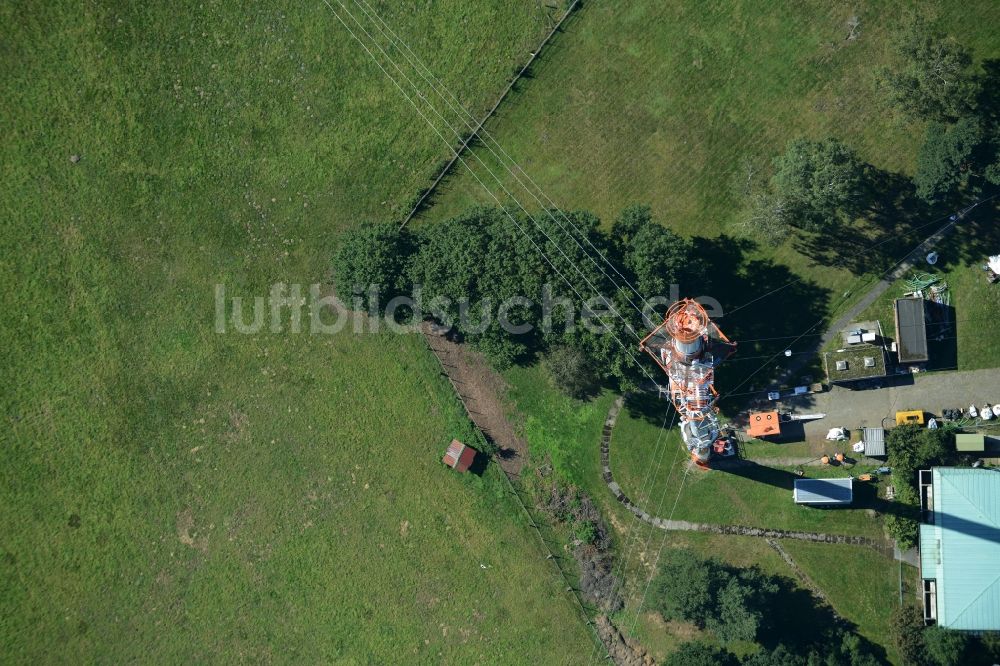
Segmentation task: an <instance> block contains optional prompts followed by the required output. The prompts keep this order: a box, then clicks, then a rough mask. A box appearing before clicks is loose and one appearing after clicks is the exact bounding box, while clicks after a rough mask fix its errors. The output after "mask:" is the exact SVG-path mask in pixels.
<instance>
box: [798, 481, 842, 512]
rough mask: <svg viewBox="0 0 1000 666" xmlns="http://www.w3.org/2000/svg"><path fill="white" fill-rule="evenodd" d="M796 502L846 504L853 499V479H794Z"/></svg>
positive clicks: (815, 504)
mask: <svg viewBox="0 0 1000 666" xmlns="http://www.w3.org/2000/svg"><path fill="white" fill-rule="evenodd" d="M792 497H793V498H794V499H795V503H796V504H808V505H811V506H846V505H848V504H850V503H851V502H852V501H854V479H853V478H851V477H847V478H846V479H795V488H794V490H792Z"/></svg>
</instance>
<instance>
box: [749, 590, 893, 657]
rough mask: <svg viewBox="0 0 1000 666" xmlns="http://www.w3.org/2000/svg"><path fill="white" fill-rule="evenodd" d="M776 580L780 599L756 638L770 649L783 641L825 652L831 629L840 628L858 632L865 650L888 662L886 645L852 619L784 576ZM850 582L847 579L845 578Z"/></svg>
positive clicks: (790, 645)
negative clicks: (867, 635) (863, 632)
mask: <svg viewBox="0 0 1000 666" xmlns="http://www.w3.org/2000/svg"><path fill="white" fill-rule="evenodd" d="M775 582H776V583H777V584H778V593H777V596H778V598H779V599H780V600H781V601H780V603H775V604H771V606H770V608H769V609H768V610H769V612H770V617H769V622H768V626H767V627H765V628H764V629H763V630H762V631H761V632H760V633H759V634H758V640H759V642H760V643H761V645H763V646H764V647H766V648H767V649H769V650H773V649H774V648H776V647H777V646H778V645H784V646H785V647H786V648H789V649H790V650H792V651H793V652H802V653H805V652H808V651H809V650H811V649H814V650H818V651H820V652H824V651H826V650H828V649H829V646H828V645H827V644H826V643H827V641H828V640H830V635H831V634H830V630H832V629H842V630H844V631H847V632H850V633H852V634H854V635H855V636H857V637H858V638H859V639H860V641H861V643H862V645H863V647H864V648H865V650H864V651H865V652H868V653H870V654H872V655H874V656H875V657H876V658H878V660H879V663H888V661H887V656H886V653H885V649H884V648H883V647H882V646H880V645H876V644H875V643H872V642H871V641H869V640H868V639H866V638H864V637H863V636H861V635H860V634H859V633H858V630H859V627H858V625H856V624H855V623H853V622H850V621H848V620H845V619H843V618H840V617H838V616H837V615H836V614H835V613H834V612H833V609H832V608H830V606H827V605H825V604H822V603H820V602H819V601H818V600H817V599H816V597H815V596H813V593H812V592H810V591H809V590H806V589H804V588H802V587H800V586H799V585H797V584H796V583H795V582H794V581H793V580H791V579H789V578H784V577H777V578H775ZM844 584H845V585H850V584H851V583H850V582H849V581H845V582H844Z"/></svg>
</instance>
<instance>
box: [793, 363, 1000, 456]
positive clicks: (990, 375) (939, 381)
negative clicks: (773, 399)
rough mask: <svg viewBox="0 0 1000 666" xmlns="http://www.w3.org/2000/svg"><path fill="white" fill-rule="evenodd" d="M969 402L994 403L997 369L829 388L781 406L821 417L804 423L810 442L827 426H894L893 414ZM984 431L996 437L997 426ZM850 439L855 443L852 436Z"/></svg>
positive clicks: (998, 397) (998, 389) (998, 390)
mask: <svg viewBox="0 0 1000 666" xmlns="http://www.w3.org/2000/svg"><path fill="white" fill-rule="evenodd" d="M972 402H974V403H975V404H976V407H977V408H979V407H981V406H982V404H983V403H984V402H989V403H990V404H991V405H992V404H994V403H996V402H1000V369H996V368H994V369H989V370H969V371H965V372H931V373H926V374H917V375H905V376H902V377H900V378H898V379H894V380H893V381H892V382H891V383H888V382H887V383H886V384H884V385H883V388H880V389H867V390H863V391H851V390H848V389H844V388H840V387H837V386H835V387H833V389H831V390H830V391H827V392H825V393H817V394H813V395H807V396H802V397H799V398H789V399H786V400H783V401H782V402H781V405H782V407H785V408H790V409H791V410H792V411H794V412H797V413H799V414H808V413H814V412H825V413H826V418H824V419H819V420H817V421H810V422H807V423H806V424H805V434H806V439H808V440H810V441H815V440H816V439H817V438H819V439H822V438H823V437H825V436H826V433H827V431H828V430H829V429H830V428H835V427H846V428H850V429H851V430H855V429H857V428H860V427H878V426H879V425H881V424H882V420H883V419H887V418H890V417H891V418H892V421H891V424H895V414H896V412H897V411H905V410H910V409H922V410H924V411H927V412H930V413H932V414H940V412H941V410H942V409H944V408H958V407H964V408H966V409H968V407H969V404H970V403H972ZM993 423H996V421H993ZM886 425H887V426H889V425H890V421H888V420H887V421H886ZM990 430H991V431H992V433H993V434H996V435H1000V428H992V429H990ZM987 432H989V431H987ZM851 441H857V435H856V434H855V433H853V432H852V433H851Z"/></svg>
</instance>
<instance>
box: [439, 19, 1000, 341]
mask: <svg viewBox="0 0 1000 666" xmlns="http://www.w3.org/2000/svg"><path fill="white" fill-rule="evenodd" d="M910 9H919V10H922V11H924V12H925V13H927V14H928V15H929V16H931V17H932V18H934V20H935V21H936V24H937V25H938V26H939V27H940V28H941V29H942V30H944V31H946V32H948V33H950V34H953V35H955V36H956V37H958V38H959V39H960V40H961V41H962V43H964V44H966V45H967V46H968V47H969V48H970V49H972V50H973V53H974V55H975V57H976V58H977V59H988V58H994V57H996V56H997V55H998V53H1000V44H998V43H997V42H996V39H995V38H994V30H993V26H995V25H996V23H997V21H998V20H1000V12H998V10H997V7H996V5H995V4H994V3H991V2H978V3H971V4H970V3H958V2H949V3H944V4H941V3H931V2H922V3H918V4H916V5H915V4H914V3H911V2H903V1H902V0H894V1H886V2H868V3H862V4H860V5H844V4H836V3H834V4H831V3H824V2H804V3H785V4H783V5H780V6H775V5H770V4H761V3H751V2H734V3H707V4H705V3H701V4H699V3H654V2H643V3H631V4H630V5H629V6H628V7H622V6H620V5H618V4H615V3H599V2H598V3H587V4H586V6H585V7H584V8H583V9H582V11H580V12H578V14H577V15H576V16H575V17H573V18H572V19H571V20H570V21H569V22H568V24H567V27H566V34H564V35H562V36H560V38H559V39H557V40H556V42H554V45H553V48H552V49H550V50H548V51H547V52H546V53H545V54H543V57H542V58H541V60H540V61H539V62H538V63H537V64H536V65H534V66H533V68H532V78H530V79H528V80H527V81H526V82H523V83H521V84H518V86H517V87H516V88H515V90H516V91H517V94H516V95H515V96H513V97H511V98H510V99H509V100H508V102H507V103H505V104H504V106H503V108H502V109H501V110H500V113H499V114H498V115H497V116H496V117H495V118H493V119H492V120H491V121H490V122H489V123H488V124H487V130H488V132H489V133H490V134H491V135H492V136H493V137H494V138H495V139H496V140H497V141H499V143H500V144H501V145H502V146H503V148H504V150H506V152H508V153H509V154H510V156H511V157H512V158H513V159H514V160H515V161H516V162H517V163H518V164H519V165H520V167H522V168H523V170H524V171H525V172H526V173H527V174H528V175H529V176H530V177H531V178H532V179H533V180H534V181H535V182H537V184H538V185H539V186H540V187H541V189H542V190H543V191H544V192H545V193H546V194H547V195H548V196H549V197H551V199H552V200H553V201H554V202H555V203H556V204H557V205H559V206H563V207H566V208H572V209H585V210H589V211H592V212H594V213H596V214H597V215H598V216H600V217H601V219H602V220H604V222H605V223H606V224H610V222H611V221H612V220H613V219H614V217H615V216H616V215H617V214H618V212H619V211H620V210H621V209H622V208H623V207H624V206H626V205H629V204H632V203H644V204H649V205H651V206H652V208H653V211H654V215H655V217H656V219H658V220H660V221H661V223H663V224H665V225H667V226H669V227H671V228H672V229H674V230H676V231H679V232H681V233H684V234H688V235H707V236H716V235H718V234H721V233H727V232H731V225H732V223H733V222H735V221H736V220H737V219H738V217H739V216H740V215H741V213H742V211H744V210H745V209H746V206H747V201H748V200H747V196H746V192H747V191H748V189H749V190H753V188H754V187H757V186H758V185H760V184H762V183H764V182H766V180H767V179H768V178H769V177H770V174H771V159H772V158H773V157H774V156H776V155H778V154H780V153H781V152H783V150H784V148H785V145H786V143H787V142H788V141H789V140H790V139H792V138H796V137H800V136H804V137H808V138H814V139H819V138H824V137H827V136H833V137H836V138H839V139H841V140H843V141H845V142H846V143H847V144H848V145H850V146H852V147H853V148H854V149H856V150H857V151H858V153H859V155H860V156H861V158H862V159H863V160H865V161H867V162H869V163H870V164H872V165H873V166H875V167H877V168H878V169H881V170H884V171H887V172H890V173H895V174H903V175H904V176H906V174H910V173H912V171H913V169H914V167H915V160H916V153H917V149H918V147H919V145H920V141H921V137H922V131H923V129H922V127H921V126H919V125H912V124H908V123H904V122H902V121H900V120H899V119H898V118H896V117H895V116H894V115H893V114H891V113H889V112H887V111H886V110H885V109H884V108H882V107H881V106H880V104H879V101H878V99H877V97H876V95H874V94H873V91H872V78H873V75H874V71H875V69H876V68H877V67H878V66H879V65H880V64H882V63H884V62H887V60H888V58H889V46H888V39H887V38H888V36H889V35H890V34H891V32H892V30H893V29H894V27H895V26H896V25H898V22H899V20H900V17H901V16H902V14H903V13H904V11H905V10H910ZM852 16H856V17H857V18H858V19H859V20H860V22H861V23H860V26H861V27H860V30H859V32H858V36H857V38H856V39H847V37H848V35H849V34H850V28H849V27H848V25H847V23H848V20H849V19H850V18H851V17H852ZM474 155H475V157H470V158H469V159H467V160H466V161H467V162H468V163H469V164H470V165H471V166H472V169H473V171H475V172H476V173H477V175H478V176H479V178H481V179H482V180H483V181H484V182H485V183H487V184H489V185H490V187H491V188H493V190H494V192H495V193H496V194H497V196H498V197H499V198H500V199H501V200H502V201H503V200H506V199H507V195H506V194H505V193H504V192H503V191H502V190H501V188H500V186H499V185H497V184H496V181H495V180H494V179H493V178H492V177H491V176H490V175H489V173H488V171H487V170H486V169H485V168H483V167H482V166H480V165H479V164H478V161H477V158H479V159H481V160H482V161H483V162H484V163H485V164H486V165H487V167H489V170H490V171H492V172H493V173H494V174H496V175H497V176H499V178H500V181H501V182H502V183H504V186H505V187H506V188H507V189H508V190H509V191H510V193H511V194H512V195H513V196H514V197H515V198H517V199H518V200H520V201H521V202H522V203H523V204H524V205H525V207H526V208H528V209H529V210H537V209H538V207H539V204H538V203H537V202H536V201H535V199H534V198H532V196H530V195H529V194H528V192H527V190H526V189H524V188H522V187H520V186H518V185H517V184H516V183H515V182H514V179H513V178H512V177H511V176H510V174H509V173H508V172H507V171H506V170H505V169H504V168H503V167H502V166H500V165H499V163H498V161H497V158H496V157H495V156H494V155H493V154H492V153H491V151H490V150H489V149H488V148H486V147H478V148H477V149H476V150H475V152H474ZM751 172H752V175H751ZM522 180H523V177H522ZM748 183H749V188H748ZM435 201H436V205H435V206H433V207H432V208H431V209H430V210H429V211H427V213H426V214H425V218H426V219H428V220H436V219H443V218H445V217H447V216H449V215H453V214H455V213H457V212H459V211H461V210H463V209H465V208H466V207H468V206H469V205H471V204H472V203H473V202H489V203H492V198H491V197H490V196H489V195H488V194H486V192H485V191H484V190H483V189H482V187H480V185H479V184H478V183H477V182H476V180H475V179H474V178H473V177H471V176H470V175H469V173H468V172H467V170H466V169H464V168H463V169H459V170H456V171H455V172H454V173H453V174H452V175H451V176H450V177H449V178H448V179H447V180H446V181H445V183H444V185H443V187H442V188H441V189H440V190H439V192H438V193H437V195H436V196H435ZM543 201H544V200H543ZM924 221H926V220H922V219H921V220H919V222H924ZM912 222H918V221H916V220H913V221H912ZM886 225H888V226H886ZM893 225H898V226H896V227H893ZM877 227H881V231H878V230H877V229H876V228H877ZM905 228H906V227H905V224H904V223H903V221H902V220H900V219H895V218H894V217H893V215H892V213H891V211H890V212H889V213H887V214H886V215H885V219H883V220H881V221H879V222H877V223H875V224H874V225H870V224H867V223H860V224H858V225H856V226H855V227H854V228H852V229H851V230H850V233H851V234H852V235H853V234H859V235H860V236H861V237H862V238H865V237H868V236H870V235H871V234H873V233H874V234H876V235H878V234H881V235H879V237H883V236H884V237H889V238H891V237H893V236H896V235H898V234H899V232H901V231H903V230H905ZM553 233H557V232H553ZM754 240H755V241H757V246H756V247H754V248H752V249H751V250H749V256H750V257H751V258H756V259H767V260H771V261H774V262H776V263H777V264H779V265H781V266H787V267H788V268H789V269H790V270H791V271H792V273H793V275H795V276H801V277H803V278H805V279H806V280H808V281H811V282H814V283H816V285H818V286H820V287H822V288H823V289H826V290H827V293H826V296H825V300H826V301H827V303H828V304H830V305H831V306H832V307H833V308H836V307H838V306H839V301H838V300H837V299H839V298H840V296H841V294H842V293H844V292H846V291H850V290H853V289H855V288H857V287H858V286H859V283H858V282H857V280H856V279H855V277H856V276H854V275H853V274H852V273H851V272H850V271H849V270H847V269H846V268H833V267H832V264H831V262H830V261H829V257H828V256H824V255H828V254H829V253H831V252H832V253H833V254H836V252H837V248H836V247H835V246H833V245H831V244H825V247H822V246H821V247H812V248H810V249H806V248H805V247H804V245H805V244H804V243H801V242H798V241H796V240H794V239H793V240H789V241H787V242H785V243H784V244H782V245H780V246H776V247H775V246H771V245H769V244H768V243H767V242H766V240H765V239H754ZM890 263H891V262H890ZM754 272H757V273H759V272H761V269H760V268H757V269H756V271H754ZM681 287H682V290H683V291H684V292H685V293H688V292H691V291H692V290H693V291H694V292H697V287H698V285H682V286H681ZM720 291H721V292H722V293H713V294H710V295H711V296H714V297H715V298H717V299H719V300H720V301H721V302H722V304H723V305H724V306H726V307H727V308H728V309H732V308H734V307H737V306H739V305H741V304H743V303H744V302H745V301H747V300H749V299H750V298H751V297H754V296H758V295H761V294H762V293H764V291H766V289H761V291H760V293H757V294H753V295H752V296H747V297H744V296H743V295H742V293H740V294H733V293H727V292H725V291H724V290H720ZM691 295H701V294H700V292H697V293H692V294H691ZM784 295H785V296H788V294H787V292H785V294H784ZM792 302H794V301H792ZM772 308H780V309H782V310H783V311H784V312H785V313H786V315H785V317H784V319H788V318H791V319H793V320H795V321H792V322H791V324H792V326H791V328H790V329H789V331H788V332H787V333H791V332H792V329H794V331H796V332H797V331H801V330H802V329H803V328H804V327H805V326H806V325H807V324H808V323H810V321H811V319H808V320H807V319H806V318H805V316H804V315H800V314H799V310H797V309H796V308H794V307H792V305H791V303H790V301H789V300H788V299H782V298H781V297H780V296H779V297H776V300H775V299H772V301H770V302H763V303H761V305H760V306H758V307H756V308H755V309H754V313H755V314H757V313H761V312H771V311H772ZM820 314H822V313H820ZM816 316H817V315H816V314H812V315H811V317H812V318H813V319H814V318H815V317H816ZM782 319H783V318H772V319H771V320H772V322H774V325H773V326H772V328H778V327H780V326H781V325H783V324H784V323H786V322H784V321H783V320H782ZM799 319H801V321H799ZM787 333H786V332H784V331H781V332H777V333H772V335H784V334H787ZM754 337H756V336H754Z"/></svg>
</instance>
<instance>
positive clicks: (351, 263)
mask: <svg viewBox="0 0 1000 666" xmlns="http://www.w3.org/2000/svg"><path fill="white" fill-rule="evenodd" d="M413 247H414V246H413V237H412V235H411V234H410V233H409V232H408V231H406V230H400V229H399V225H397V224H394V223H387V222H384V223H376V224H365V225H357V226H355V227H351V228H350V229H349V230H347V231H346V232H345V233H344V235H343V236H342V238H341V242H340V246H339V248H338V249H337V253H336V256H335V258H334V262H333V264H334V275H335V277H336V280H337V286H338V289H339V291H340V293H341V296H342V298H344V300H345V301H346V300H349V294H350V293H351V292H352V291H354V290H355V289H357V291H358V293H359V295H360V296H361V299H362V303H363V305H364V307H368V287H369V286H370V285H378V286H379V291H380V296H381V297H388V298H392V297H393V296H395V295H397V294H399V293H401V292H402V291H403V290H404V288H405V286H406V279H405V268H406V264H407V261H408V260H409V257H410V255H411V254H412V252H413Z"/></svg>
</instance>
